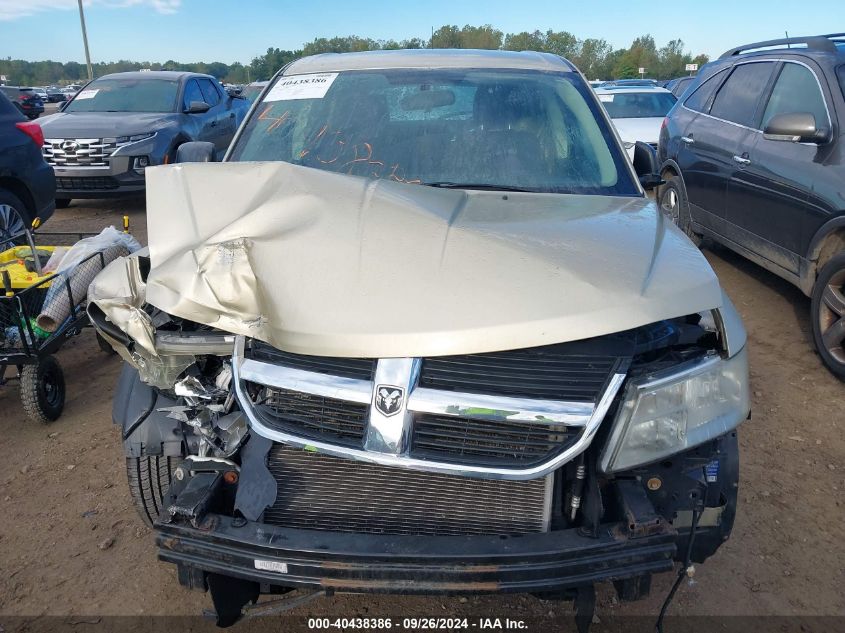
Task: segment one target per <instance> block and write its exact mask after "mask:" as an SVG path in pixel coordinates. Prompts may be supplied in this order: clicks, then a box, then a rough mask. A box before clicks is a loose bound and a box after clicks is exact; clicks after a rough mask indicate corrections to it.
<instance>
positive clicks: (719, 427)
mask: <svg viewBox="0 0 845 633" xmlns="http://www.w3.org/2000/svg"><path fill="white" fill-rule="evenodd" d="M749 409H750V405H749V399H748V356H747V353H746V350H745V349H744V348H743V349H742V350H741V351H739V352H738V353H737V354H736V355H734V356H733V357H731V358H728V359H723V358H720V357H712V358H708V359H706V360H703V361H696V362H694V363H693V364H691V365H687V366H686V367H685V368H683V369H681V370H680V371H679V370H678V368H675V369H674V370H672V372H671V373H669V372H667V373H662V374H656V375H652V376H648V377H645V378H641V379H637V380H633V381H632V382H630V383H629V384H628V387H627V388H626V390H625V398H624V401H623V402H622V405H621V406H620V408H619V412H618V413H617V415H616V419H615V420H614V421H613V428H612V429H611V432H610V437H609V438H608V440H607V444H606V445H605V447H604V450H603V452H602V455H601V460H600V466H601V470H602V472H605V473H612V472H618V471H620V470H629V469H631V468H634V467H635V466H641V465H643V464H649V463H651V462H654V461H657V460H659V459H662V458H664V457H668V456H670V455H674V454H676V453H680V452H682V451H685V450H687V449H689V448H692V447H694V446H697V445H699V444H702V443H704V442H706V441H708V440H712V439H714V438H716V437H719V436H720V435H723V434H725V433H727V432H728V431H730V430H732V429H734V428H736V427H737V425H738V424H739V423H740V422H742V420H744V419H745V418H746V417H747V416H748V411H749Z"/></svg>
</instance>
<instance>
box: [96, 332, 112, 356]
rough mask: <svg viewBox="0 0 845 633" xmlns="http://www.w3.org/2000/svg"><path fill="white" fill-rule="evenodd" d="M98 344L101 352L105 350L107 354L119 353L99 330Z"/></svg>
mask: <svg viewBox="0 0 845 633" xmlns="http://www.w3.org/2000/svg"><path fill="white" fill-rule="evenodd" d="M97 345H99V346H100V351H101V352H105V353H106V354H117V352H116V351H114V348H113V347H112V346H111V345H109V342H108V341H107V340H106V339H104V338H103V336H102V335H101V334H100V333H99V332H97Z"/></svg>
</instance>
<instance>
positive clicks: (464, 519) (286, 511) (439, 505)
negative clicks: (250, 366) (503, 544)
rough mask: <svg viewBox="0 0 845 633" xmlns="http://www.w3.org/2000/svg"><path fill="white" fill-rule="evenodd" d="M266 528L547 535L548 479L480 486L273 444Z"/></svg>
mask: <svg viewBox="0 0 845 633" xmlns="http://www.w3.org/2000/svg"><path fill="white" fill-rule="evenodd" d="M267 463H268V468H269V469H270V472H271V473H272V474H273V476H274V477H275V478H276V480H277V482H278V487H279V492H278V495H277V498H276V502H275V504H274V505H273V506H272V507H271V508H269V509H268V510H266V512H265V514H264V522H266V523H269V524H271V525H280V526H285V527H292V528H299V529H312V530H332V531H342V532H364V533H371V534H417V535H429V536H434V535H461V534H509V535H517V534H529V533H536V532H542V531H545V530H546V529H548V516H549V511H550V510H549V507H548V506H549V504H550V503H551V501H550V498H549V497H548V496H547V495H546V486H547V479H546V478H541V479H534V480H529V481H507V480H485V479H474V478H468V477H459V476H456V475H444V474H436V473H426V472H420V471H410V470H407V469H404V468H395V467H389V466H379V465H376V464H367V463H363V462H356V461H351V460H346V459H340V458H336V457H330V456H327V455H320V454H315V453H309V452H307V451H302V450H298V449H295V448H291V447H288V446H285V445H282V444H276V445H274V446H273V448H272V449H271V450H270V454H269V456H268V462H267Z"/></svg>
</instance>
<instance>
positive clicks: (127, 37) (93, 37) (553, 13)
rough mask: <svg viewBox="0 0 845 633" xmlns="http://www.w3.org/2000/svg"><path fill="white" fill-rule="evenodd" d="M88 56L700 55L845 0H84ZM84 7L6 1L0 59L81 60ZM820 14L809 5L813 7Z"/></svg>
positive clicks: (812, 29)
mask: <svg viewBox="0 0 845 633" xmlns="http://www.w3.org/2000/svg"><path fill="white" fill-rule="evenodd" d="M85 5H86V20H87V24H88V37H89V43H90V46H91V57H92V61H95V62H96V61H116V60H118V59H131V60H137V61H159V62H163V61H166V60H167V59H175V60H177V61H186V62H187V61H222V62H226V63H231V62H233V61H240V62H244V63H248V62H249V61H250V60H251V59H252V58H253V57H255V56H256V55H258V54H261V53H263V52H264V51H265V50H266V49H267V48H268V47H270V46H273V47H278V48H282V49H295V48H299V47H301V46H302V44H303V43H304V42H307V41H310V40H312V39H314V38H315V37H324V36H325V37H330V36H333V35H352V34H355V35H360V36H363V37H372V38H374V39H387V38H395V39H404V38H410V37H421V38H427V37H428V36H429V35H430V32H431V27H432V26H434V27H438V26H440V25H443V24H457V25H459V26H463V25H464V24H485V23H489V24H492V25H493V26H495V27H497V28H499V29H501V30H502V31H505V32H517V31H523V30H528V31H533V30H534V29H541V30H546V29H554V30H567V31H570V32H572V33H574V34H575V35H576V36H578V37H579V38H585V37H602V38H605V39H606V40H608V41H609V42H610V43H611V44H612V45H613V46H614V47H615V48H619V47H627V46H628V45H630V43H631V41H632V40H633V39H634V38H635V37H637V36H638V35H641V34H644V33H651V34H652V35H653V36H654V38H655V40H656V41H657V44H658V46H662V45H663V44H665V43H666V42H667V41H668V40H670V39H673V38H676V37H680V38H681V39H682V40H683V41H684V43H685V45H686V47H687V49H688V50H689V51H690V52H692V53H693V54H694V55H696V54H698V53H706V54H708V55H710V56H711V57H715V56H718V55H719V54H720V53H722V52H723V51H724V50H726V49H728V48H730V47H732V46H734V45H738V44H743V43H748V42H752V41H757V40H761V39H770V38H773V37H780V36H782V35H783V32H784V30H785V29H788V30H789V32H790V34H791V35H807V34H811V33H817V32H818V31H819V28H820V26H819V25H820V24H824V25H826V26H825V27H823V30H824V31H826V32H829V31H837V30H838V31H845V0H805V1H803V2H800V3H799V2H794V1H788V2H787V1H783V0H769V1H765V0H697V1H696V2H691V1H688V0H675V2H674V3H670V2H656V1H652V2H639V1H636V0H627V1H623V0H590V1H588V2H585V1H584V0H580V1H572V0H557V1H550V0H505V1H500V0H424V1H423V2H408V0H404V1H403V0H392V1H387V0H368V1H367V2H361V1H356V0H331V1H329V0H306V1H303V0H295V1H288V0H238V1H233V0H85ZM76 7H77V3H76V0H0V56H2V57H12V58H14V59H18V58H20V59H28V60H42V59H53V60H58V61H71V60H76V61H83V60H84V52H83V48H82V42H81V37H80V28H79V18H78V12H77V9H76ZM810 7H812V10H805V9H808V8H810Z"/></svg>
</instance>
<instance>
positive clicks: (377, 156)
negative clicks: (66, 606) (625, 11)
mask: <svg viewBox="0 0 845 633" xmlns="http://www.w3.org/2000/svg"><path fill="white" fill-rule="evenodd" d="M214 152H215V148H214V147H213V145H212V144H210V143H186V144H185V145H183V146H182V147H180V148H179V152H178V156H179V159H180V161H181V162H183V163H184V164H181V165H179V168H178V169H177V168H175V167H156V168H154V169H151V170H149V171H148V174H147V178H148V187H149V191H148V198H147V200H148V204H147V217H148V227H149V233H148V238H149V244H150V252H151V253H155V257H154V258H153V259H149V258H147V256H145V255H138V256H133V257H130V258H128V259H124V260H120V261H118V262H116V263H115V264H113V265H111V266H110V267H108V268H107V269H106V270H105V271H104V272H103V273H102V274H101V275H100V276H99V277H98V278H97V279H96V280H95V281H94V283H93V285H92V286H91V289H90V290H89V312H90V314H91V318H92V320H93V322H94V323H95V324H96V327H98V328H99V331H100V332H101V333H102V335H103V336H104V337H105V338H106V339H107V340H108V341H109V342H110V343H111V344H112V345H113V346H114V347H115V349H116V350H117V351H118V352H119V353H120V354H121V355H122V357H123V358H124V359H126V360H127V363H126V365H125V369H124V371H123V374H122V376H121V378H120V382H119V385H118V388H117V390H116V393H115V400H114V421H115V422H116V423H117V424H118V425H119V426H120V427H121V428H122V438H123V440H124V441H123V447H124V450H125V451H126V458H127V470H128V473H129V486H130V491H131V493H132V498H133V500H134V502H135V504H136V506H137V508H138V510H139V512H140V514H141V516H142V518H143V519H144V520H145V522H147V523H150V524H153V525H154V526H155V530H156V532H157V534H158V539H157V543H158V546H159V556H160V559H161V560H163V561H168V562H171V563H175V564H176V565H177V567H178V569H179V573H178V578H179V580H180V582H181V583H182V584H184V585H185V586H190V587H193V588H196V589H206V588H209V587H210V588H211V596H212V600H213V601H214V604H215V608H216V614H217V619H218V624H221V625H227V624H231V623H232V622H234V621H235V620H236V619H238V617H240V615H241V611H242V608H246V607H245V605H247V603H249V602H251V601H253V600H255V599H257V598H258V596H259V593H260V592H262V591H263V592H277V593H281V592H284V591H288V590H290V589H292V588H304V589H309V588H310V589H313V590H315V591H325V590H331V591H340V592H368V591H378V592H396V593H407V592H408V591H413V592H414V593H444V592H448V593H452V594H454V593H458V594H472V593H475V592H478V591H485V592H490V591H493V592H495V591H514V590H519V591H525V592H542V593H543V595H546V596H547V597H548V596H553V595H554V596H559V597H563V596H567V595H577V596H578V598H577V600H578V602H577V605H578V606H577V608H578V612H579V617H582V618H584V619H585V620H586V622H590V620H591V617H592V614H591V612H590V611H591V609H592V607H591V606H590V605H591V602H594V598H595V595H594V593H593V585H594V583H596V582H601V581H610V580H612V581H613V583H614V585H615V587H616V588H617V590H618V591H619V592H620V596H621V597H622V598H623V599H635V598H638V597H642V596H643V595H645V594H646V593H647V592H648V587H649V586H650V578H651V575H652V574H653V573H658V572H664V571H668V570H670V569H672V567H673V563H672V560H673V559H677V560H682V561H683V562H684V564H683V567H682V570H683V571H682V573H686V570H688V567H689V564H690V560H695V561H703V560H704V559H706V558H707V557H708V556H710V555H712V554H713V553H714V552H715V551H716V550H717V549H718V548H719V546H720V545H721V544H722V543H724V542H725V540H726V539H727V538H728V536H729V534H730V532H731V528H732V525H733V521H734V514H735V510H736V499H737V482H738V459H739V456H738V453H737V437H736V426H737V425H738V424H739V423H740V422H741V421H742V420H744V419H745V418H746V417H747V415H748V411H749V398H748V376H747V357H746V352H745V347H744V345H745V332H744V330H743V327H742V324H741V321H740V319H739V316H738V315H737V313H736V311H735V309H734V308H733V307H732V305H731V302H730V301H729V300H728V299H727V297H726V296H725V295H724V293H723V291H722V290H721V288H720V286H719V282H718V279H717V278H716V275H715V274H714V272H713V270H712V269H711V268H710V266H709V265H708V263H707V261H706V259H705V258H704V257H703V255H702V254H701V253H700V252H699V251H698V250H697V249H696V248H694V247H693V245H692V244H691V243H690V242H689V240H688V239H687V238H686V237H685V236H684V235H683V234H682V232H681V231H679V230H678V229H677V228H676V227H675V226H673V225H672V224H671V223H669V222H665V221H663V219H662V218H661V216H660V213H659V211H658V209H657V208H656V205H655V203H653V202H652V201H651V200H650V199H648V198H647V197H646V196H645V193H644V190H643V188H642V187H641V183H642V184H643V185H644V186H646V187H653V186H655V185H656V184H657V183H658V182H659V180H657V179H656V174H655V173H654V170H655V169H656V168H657V164H656V162H655V158H656V157H655V153H654V150H653V149H652V148H650V147H649V146H648V145H645V144H643V143H639V144H638V145H637V152H636V153H635V156H634V161H633V164H632V163H631V161H629V160H628V159H627V157H626V155H625V152H624V150H623V148H622V147H621V145H620V144H619V142H618V140H617V137H616V135H615V134H614V132H613V130H612V127H611V122H610V120H609V118H608V117H607V115H606V113H605V112H604V110H603V109H602V107H601V105H600V102H599V100H598V99H597V97H596V96H595V94H594V93H593V92H592V90H590V88H589V86H588V85H587V82H586V81H585V80H584V78H583V76H582V75H581V74H580V73H579V72H578V71H577V70H576V68H575V67H574V66H573V65H572V64H570V63H569V62H567V61H565V60H563V59H562V58H560V57H559V56H556V55H551V54H539V53H517V52H509V51H455V50H448V51H436V50H435V51H432V50H416V51H378V52H364V53H349V54H343V55H320V56H315V57H307V58H303V59H300V60H297V61H295V62H293V63H292V64H290V65H289V66H287V67H286V68H285V69H284V71H283V72H282V73H281V74H279V75H277V76H276V77H275V78H274V79H273V82H272V85H271V86H270V87H269V89H268V90H267V91H266V92H265V93H264V94H263V97H262V101H261V102H260V104H259V106H258V107H255V108H253V109H252V111H251V115H250V117H249V119H248V120H247V121H246V122H245V124H244V125H243V126H242V127H241V128H240V130H239V132H238V135H237V136H236V138H235V140H234V141H233V143H232V145H231V147H230V148H229V150H228V152H227V153H226V155H225V157H224V159H223V162H222V163H213V162H208V161H210V160H211V159H212V158H213V155H214ZM186 159H191V160H195V161H199V163H198V164H187V163H185V160H186ZM433 307H436V308H433ZM150 481H154V482H155V485H153V486H150V485H149V482H150Z"/></svg>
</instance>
